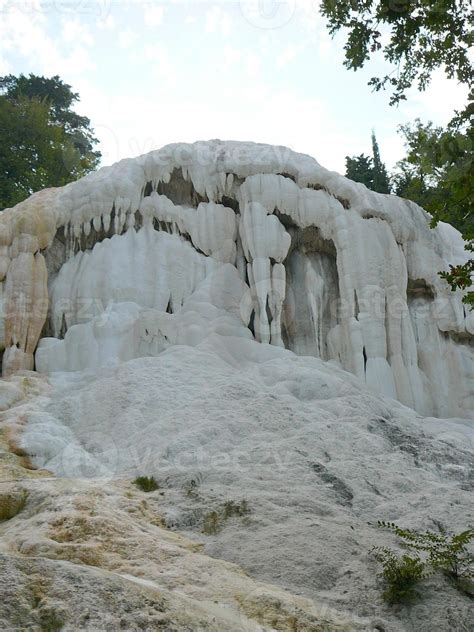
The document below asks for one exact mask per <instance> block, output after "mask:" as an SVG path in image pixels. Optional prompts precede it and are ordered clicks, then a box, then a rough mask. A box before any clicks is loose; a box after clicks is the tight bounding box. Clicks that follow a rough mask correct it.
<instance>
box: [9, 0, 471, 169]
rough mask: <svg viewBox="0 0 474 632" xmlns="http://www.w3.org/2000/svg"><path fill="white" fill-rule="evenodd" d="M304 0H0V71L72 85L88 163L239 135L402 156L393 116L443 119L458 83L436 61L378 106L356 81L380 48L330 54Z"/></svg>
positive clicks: (323, 153)
mask: <svg viewBox="0 0 474 632" xmlns="http://www.w3.org/2000/svg"><path fill="white" fill-rule="evenodd" d="M343 44H344V36H343V35H338V36H337V37H336V38H335V39H331V37H330V36H329V34H328V32H327V29H326V26H325V23H324V20H323V18H322V17H321V16H320V15H319V12H318V1H317V0H288V1H283V0H250V1H248V0H241V1H240V2H234V1H231V0H219V1H217V2H204V1H202V0H166V1H159V0H150V1H146V2H145V1H140V0H129V1H125V0H0V76H2V75H5V74H14V75H18V74H20V73H23V74H28V73H34V74H38V75H44V76H53V75H59V76H60V77H61V78H62V79H63V80H64V81H65V82H66V83H68V84H70V85H71V86H72V87H73V90H74V91H75V92H78V93H79V95H80V97H81V100H80V102H79V103H78V104H76V110H77V111H78V112H79V113H81V114H84V115H86V116H88V117H89V118H90V119H91V124H92V126H93V128H94V130H95V133H96V136H97V138H98V139H99V141H100V146H99V149H100V150H101V152H102V154H103V156H102V164H103V165H109V164H112V163H114V162H116V161H117V160H120V159H121V158H126V157H131V156H137V155H140V154H142V153H145V152H147V151H150V150H152V149H157V148H159V147H161V146H163V145H165V144H167V143H171V142H178V141H186V142H192V141H195V140H205V139H211V138H220V139H223V140H252V141H256V142H266V143H272V144H278V145H285V146H288V147H291V148H292V149H294V150H296V151H300V152H304V153H308V154H311V155H312V156H314V157H315V158H316V159H317V160H318V161H319V162H320V163H321V164H322V165H324V166H325V167H327V168H329V169H334V170H336V171H339V172H341V173H343V172H344V164H345V156H347V155H355V154H360V153H366V154H369V153H370V151H371V145H370V135H371V131H372V129H373V130H375V133H376V135H377V139H378V142H379V146H380V150H381V154H382V159H383V160H384V161H385V162H386V164H387V166H388V167H389V168H392V167H393V166H394V165H395V163H396V162H397V160H399V159H401V158H402V157H403V155H404V151H403V141H402V139H401V137H400V136H399V135H398V134H397V127H398V126H399V125H400V124H402V123H406V122H409V121H413V120H414V119H415V118H416V117H419V118H421V119H422V120H423V121H427V120H433V121H434V122H435V123H437V124H445V123H447V121H448V120H449V119H450V118H451V116H452V114H453V111H454V110H455V109H456V108H457V109H459V108H460V107H461V106H462V105H463V103H464V102H465V100H466V89H465V87H462V86H459V85H457V84H456V83H455V82H454V81H448V80H447V79H445V78H444V76H443V74H442V73H441V72H437V73H436V74H435V76H434V79H433V82H432V85H431V86H430V88H429V89H428V90H427V91H426V92H424V93H418V92H416V91H415V90H413V91H412V92H411V93H410V94H409V99H408V102H407V103H404V104H402V105H401V106H399V107H393V106H389V104H388V101H389V95H388V93H382V92H380V93H374V92H372V91H371V88H370V87H369V86H367V81H368V80H369V79H370V77H371V76H373V75H380V74H382V73H384V71H386V70H387V68H388V67H387V66H386V65H385V64H384V62H383V60H374V61H373V62H371V63H370V64H369V65H368V67H367V69H363V70H362V71H358V72H353V71H349V70H346V69H345V68H344V66H343V60H344V56H343Z"/></svg>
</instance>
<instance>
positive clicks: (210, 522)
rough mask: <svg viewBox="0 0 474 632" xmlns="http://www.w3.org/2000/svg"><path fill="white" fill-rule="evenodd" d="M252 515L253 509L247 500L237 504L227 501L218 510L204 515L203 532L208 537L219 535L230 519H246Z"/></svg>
mask: <svg viewBox="0 0 474 632" xmlns="http://www.w3.org/2000/svg"><path fill="white" fill-rule="evenodd" d="M250 513H251V509H250V507H249V504H248V502H247V501H246V500H241V501H240V502H235V501H233V500H227V501H226V502H225V503H223V504H222V505H221V506H220V507H219V508H218V509H217V510H214V511H210V512H209V513H207V514H205V515H204V519H203V525H202V532H203V533H205V534H207V535H214V534H216V533H219V531H221V529H222V528H223V527H224V524H225V522H226V521H227V520H229V518H232V517H238V518H245V517H246V516H247V515H248V514H250Z"/></svg>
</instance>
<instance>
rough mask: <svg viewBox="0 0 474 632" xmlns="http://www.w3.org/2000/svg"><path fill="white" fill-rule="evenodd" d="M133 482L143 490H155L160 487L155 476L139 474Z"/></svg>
mask: <svg viewBox="0 0 474 632" xmlns="http://www.w3.org/2000/svg"><path fill="white" fill-rule="evenodd" d="M133 483H134V484H135V485H136V486H137V487H138V488H139V489H141V490H142V492H154V491H156V490H157V489H159V488H160V486H159V485H158V483H157V481H156V479H155V478H154V477H153V476H137V478H136V479H135V480H134V481H133Z"/></svg>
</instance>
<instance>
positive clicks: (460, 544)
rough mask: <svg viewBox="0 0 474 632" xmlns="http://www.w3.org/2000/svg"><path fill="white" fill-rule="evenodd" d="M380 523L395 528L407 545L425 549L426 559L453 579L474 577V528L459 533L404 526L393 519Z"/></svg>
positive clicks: (386, 527)
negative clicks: (473, 541) (395, 522)
mask: <svg viewBox="0 0 474 632" xmlns="http://www.w3.org/2000/svg"><path fill="white" fill-rule="evenodd" d="M378 526H379V527H381V528H385V529H390V531H393V532H394V533H395V534H396V535H397V536H398V537H399V538H400V539H401V541H402V543H403V545H404V546H406V547H407V548H408V549H411V550H414V551H419V552H423V553H426V555H427V562H428V563H429V564H430V565H431V566H432V567H433V568H434V569H436V570H440V571H442V572H443V573H444V574H445V575H447V576H448V577H451V578H452V579H455V580H458V579H472V578H473V577H474V555H473V553H472V551H471V550H470V548H469V545H470V542H471V540H474V529H467V530H466V531H462V532H461V533H457V534H448V533H433V532H432V531H425V532H423V533H419V532H418V531H415V529H402V528H401V527H399V526H398V525H396V524H394V523H393V522H383V521H380V520H379V522H378Z"/></svg>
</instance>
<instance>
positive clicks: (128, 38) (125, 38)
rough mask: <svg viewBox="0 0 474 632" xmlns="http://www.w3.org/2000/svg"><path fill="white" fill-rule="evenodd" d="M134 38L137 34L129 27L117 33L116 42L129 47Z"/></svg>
mask: <svg viewBox="0 0 474 632" xmlns="http://www.w3.org/2000/svg"><path fill="white" fill-rule="evenodd" d="M136 39H137V34H136V33H135V32H134V31H132V30H130V29H124V30H123V31H120V33H119V34H118V42H119V45H120V46H121V47H122V48H130V46H132V44H133V43H134V42H135V41H136Z"/></svg>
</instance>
